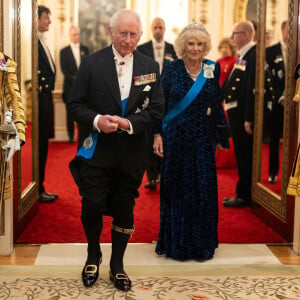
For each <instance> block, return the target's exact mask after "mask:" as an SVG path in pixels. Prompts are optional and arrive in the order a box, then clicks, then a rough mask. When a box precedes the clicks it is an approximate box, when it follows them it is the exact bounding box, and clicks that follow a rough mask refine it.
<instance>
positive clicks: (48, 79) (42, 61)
mask: <svg viewBox="0 0 300 300" xmlns="http://www.w3.org/2000/svg"><path fill="white" fill-rule="evenodd" d="M53 66H54V72H53V71H52V69H51V66H50V63H49V60H48V57H47V54H46V52H45V50H44V47H43V45H42V44H41V42H40V40H38V67H39V70H38V83H39V102H38V105H39V116H40V118H41V119H42V118H44V119H45V118H46V119H47V120H48V121H47V122H43V123H42V122H40V126H39V136H40V140H41V135H46V136H47V137H49V138H52V137H54V108H53V102H52V91H53V90H54V88H55V73H56V70H55V64H54V62H53ZM46 123H47V124H46ZM42 124H43V126H42ZM48 130H49V132H48Z"/></svg>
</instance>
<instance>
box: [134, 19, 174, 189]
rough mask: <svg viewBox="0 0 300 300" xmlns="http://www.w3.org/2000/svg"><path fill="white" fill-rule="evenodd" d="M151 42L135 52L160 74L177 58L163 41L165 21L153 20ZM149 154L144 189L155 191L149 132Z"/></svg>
mask: <svg viewBox="0 0 300 300" xmlns="http://www.w3.org/2000/svg"><path fill="white" fill-rule="evenodd" d="M151 31H152V37H153V38H152V40H151V41H148V42H146V43H144V44H141V45H139V46H138V47H137V50H138V51H140V52H142V53H144V54H145V55H147V56H150V57H151V58H153V59H155V60H156V61H157V62H158V63H159V68H160V73H162V72H163V67H164V64H165V63H166V62H167V61H172V60H174V59H176V58H177V55H176V52H175V49H174V47H173V45H172V44H170V43H168V42H166V41H165V40H164V34H165V31H166V26H165V21H164V20H163V19H161V18H155V19H154V20H153V21H152V24H151ZM148 140H149V152H148V163H147V178H148V182H147V183H146V185H145V187H146V188H148V189H150V190H155V189H156V184H157V182H158V180H159V168H160V167H159V165H160V164H159V160H160V158H159V157H158V156H157V155H155V154H154V152H153V133H152V131H151V130H150V132H149V139H148Z"/></svg>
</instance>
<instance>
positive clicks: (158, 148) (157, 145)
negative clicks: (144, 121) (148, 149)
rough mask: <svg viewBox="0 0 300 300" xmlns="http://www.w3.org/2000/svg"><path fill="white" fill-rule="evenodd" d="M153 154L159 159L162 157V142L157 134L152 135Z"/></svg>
mask: <svg viewBox="0 0 300 300" xmlns="http://www.w3.org/2000/svg"><path fill="white" fill-rule="evenodd" d="M153 152H154V153H155V154H156V155H158V156H159V157H163V156H164V149H163V141H162V137H161V135H160V134H159V133H158V134H154V141H153Z"/></svg>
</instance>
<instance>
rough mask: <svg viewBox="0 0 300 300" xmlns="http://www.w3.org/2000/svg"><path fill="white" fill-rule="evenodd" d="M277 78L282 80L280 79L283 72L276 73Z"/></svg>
mask: <svg viewBox="0 0 300 300" xmlns="http://www.w3.org/2000/svg"><path fill="white" fill-rule="evenodd" d="M277 77H278V78H279V79H282V78H283V71H282V70H279V71H278V72H277Z"/></svg>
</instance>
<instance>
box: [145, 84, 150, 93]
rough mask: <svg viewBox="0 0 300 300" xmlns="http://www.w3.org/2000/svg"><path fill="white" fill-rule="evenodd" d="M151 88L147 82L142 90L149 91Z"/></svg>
mask: <svg viewBox="0 0 300 300" xmlns="http://www.w3.org/2000/svg"><path fill="white" fill-rule="evenodd" d="M150 90H151V86H150V85H149V84H147V85H146V86H145V87H144V89H143V92H149V91H150Z"/></svg>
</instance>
